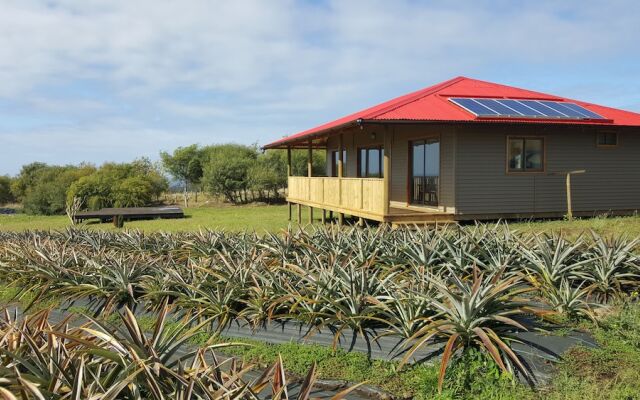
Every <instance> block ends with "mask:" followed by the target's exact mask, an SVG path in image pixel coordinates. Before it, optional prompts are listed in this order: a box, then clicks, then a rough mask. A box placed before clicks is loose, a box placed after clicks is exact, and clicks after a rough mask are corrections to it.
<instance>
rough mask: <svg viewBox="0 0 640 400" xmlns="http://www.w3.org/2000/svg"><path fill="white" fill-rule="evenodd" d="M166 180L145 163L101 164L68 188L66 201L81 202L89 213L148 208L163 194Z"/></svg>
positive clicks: (139, 161) (137, 161)
mask: <svg viewBox="0 0 640 400" xmlns="http://www.w3.org/2000/svg"><path fill="white" fill-rule="evenodd" d="M167 187H168V182H167V179H166V178H165V177H164V176H162V174H160V172H159V171H158V170H157V168H156V167H155V166H154V165H153V164H152V163H151V161H149V160H148V159H145V158H142V159H138V160H135V161H133V162H131V163H122V164H117V163H105V164H103V165H102V166H101V167H100V168H99V169H97V170H96V171H95V172H94V173H92V174H91V175H88V176H85V177H82V178H81V179H79V180H78V181H77V182H74V183H73V185H71V187H70V188H69V190H68V192H67V201H68V202H71V201H73V199H74V198H81V199H83V200H85V201H86V206H87V208H89V209H91V210H95V209H99V208H103V207H140V206H147V205H151V204H152V203H153V201H154V200H157V199H158V198H159V197H160V195H161V194H162V193H163V192H164V191H165V190H167Z"/></svg>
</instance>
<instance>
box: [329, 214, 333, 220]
mask: <svg viewBox="0 0 640 400" xmlns="http://www.w3.org/2000/svg"><path fill="white" fill-rule="evenodd" d="M329 221H330V222H333V211H329Z"/></svg>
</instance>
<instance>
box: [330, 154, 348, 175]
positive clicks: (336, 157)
mask: <svg viewBox="0 0 640 400" xmlns="http://www.w3.org/2000/svg"><path fill="white" fill-rule="evenodd" d="M338 161H340V150H334V151H332V152H331V176H338ZM346 165H347V150H342V176H345V175H346V174H345V166H346Z"/></svg>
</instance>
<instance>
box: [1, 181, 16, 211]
mask: <svg viewBox="0 0 640 400" xmlns="http://www.w3.org/2000/svg"><path fill="white" fill-rule="evenodd" d="M14 201H15V198H14V197H13V193H11V178H9V177H8V176H0V206H2V205H5V204H7V203H12V202H14Z"/></svg>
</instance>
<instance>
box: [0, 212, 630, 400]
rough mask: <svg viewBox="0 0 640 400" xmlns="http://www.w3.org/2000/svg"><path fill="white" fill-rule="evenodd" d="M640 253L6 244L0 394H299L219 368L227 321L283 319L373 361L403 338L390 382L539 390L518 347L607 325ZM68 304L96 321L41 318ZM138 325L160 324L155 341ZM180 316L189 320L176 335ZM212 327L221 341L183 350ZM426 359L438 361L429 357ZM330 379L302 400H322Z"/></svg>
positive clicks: (23, 238) (618, 245) (426, 243)
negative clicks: (425, 373)
mask: <svg viewBox="0 0 640 400" xmlns="http://www.w3.org/2000/svg"><path fill="white" fill-rule="evenodd" d="M638 244H639V240H638V239H635V238H626V237H624V236H621V235H618V236H601V235H599V234H597V233H595V232H591V233H590V234H583V235H580V236H572V237H571V238H567V237H565V236H563V235H562V234H559V233H535V232H518V231H514V230H511V229H510V227H509V226H508V225H507V224H495V225H484V224H477V225H474V226H467V227H457V226H455V227H454V226H451V227H441V228H438V229H434V228H429V229H395V230H391V229H388V228H386V227H379V228H365V229H362V228H356V227H353V228H342V229H341V228H338V227H335V226H328V227H317V228H314V229H309V230H306V231H305V230H292V229H289V230H285V231H283V232H281V233H278V234H275V233H272V234H266V235H258V234H255V233H249V232H240V233H229V232H224V231H208V230H202V231H199V232H184V233H171V234H170V233H161V232H159V233H143V232H141V231H123V232H100V231H89V230H83V229H68V230H66V231H60V232H55V231H51V232H44V231H43V232H38V231H28V232H20V233H10V232H7V233H2V232H0V282H2V284H3V285H4V287H5V288H7V290H8V289H10V291H11V293H12V295H11V297H12V299H11V300H15V301H22V303H21V304H22V310H21V311H22V313H21V314H20V315H18V314H17V313H16V314H15V315H13V314H12V313H11V312H10V311H7V312H6V313H5V316H4V318H3V320H2V321H0V347H2V349H3V350H2V351H1V353H0V398H7V399H11V398H25V399H27V398H46V399H67V398H68V399H76V398H77V399H80V398H82V399H88V398H92V399H94V398H95V399H116V398H123V399H141V398H153V399H163V398H172V399H173V398H175V399H191V398H194V399H195V398H197V399H209V398H230V399H231V398H247V399H248V398H264V396H271V397H269V398H288V396H293V395H291V394H290V393H289V392H291V390H292V389H291V388H289V389H288V386H290V385H287V381H286V376H287V374H285V370H286V368H287V365H286V363H283V362H282V359H280V358H278V359H276V361H275V362H274V363H273V364H271V365H270V366H269V367H267V368H263V372H262V373H261V374H260V376H256V377H251V378H249V377H248V376H249V375H248V371H249V370H250V366H248V365H244V364H242V363H239V362H237V361H236V359H235V358H230V359H229V360H227V361H221V360H220V358H219V357H220V356H219V354H220V352H221V351H222V352H224V350H225V349H228V348H231V347H238V346H240V347H242V345H241V344H238V343H234V342H233V341H225V340H222V339H221V337H220V334H221V333H222V332H223V331H224V330H225V329H226V328H228V327H229V326H230V325H232V324H241V325H244V326H247V327H250V328H251V329H254V330H257V329H260V328H261V327H263V326H265V325H268V324H273V323H287V324H294V325H295V326H297V327H298V329H299V330H300V331H301V332H303V333H304V335H305V336H306V337H313V336H314V335H316V334H317V333H318V332H330V333H331V335H332V336H333V347H334V348H335V347H337V346H338V344H339V343H341V342H343V341H344V340H345V338H351V337H358V338H359V340H362V341H364V342H365V343H366V344H367V347H369V349H370V348H371V347H375V346H376V345H377V344H378V343H379V342H380V341H381V340H383V339H386V338H393V339H395V340H396V343H397V344H396V345H395V346H393V348H389V349H387V350H388V352H389V353H390V354H392V355H393V358H394V359H395V360H397V361H396V362H395V363H394V364H393V367H392V368H393V369H394V373H397V374H400V373H402V371H407V370H412V369H416V368H419V367H420V365H421V364H429V363H431V364H433V365H436V368H437V373H436V374H435V378H436V379H435V380H434V381H433V382H432V384H431V385H432V389H433V392H432V393H433V394H434V396H435V395H443V393H445V394H446V393H449V394H451V396H452V397H458V398H465V393H467V396H468V393H469V392H468V389H469V388H468V385H469V382H467V380H468V379H470V378H469V373H470V372H469V368H466V369H465V365H472V364H473V365H476V364H478V362H475V364H474V361H473V360H476V361H477V360H480V362H479V364H481V365H483V369H482V371H485V372H486V371H487V370H490V371H493V373H494V375H496V376H499V377H500V378H499V379H500V380H501V381H502V380H503V379H505V380H507V381H509V382H511V383H510V384H509V385H510V386H509V387H510V388H511V389H510V390H512V391H514V393H515V392H517V391H520V390H524V389H523V388H525V387H527V385H532V386H535V384H536V377H535V376H534V375H533V374H532V371H531V368H530V366H529V365H528V364H527V363H526V362H525V361H524V360H523V357H522V356H521V355H520V354H519V353H518V351H517V350H516V349H515V346H514V345H515V344H517V343H522V342H523V341H525V339H523V336H521V335H519V334H520V333H522V332H526V331H532V332H545V331H552V330H554V329H557V328H558V327H566V326H577V325H580V324H584V323H594V324H598V323H599V322H598V321H601V320H602V319H603V318H605V316H606V315H607V314H608V313H610V312H611V310H613V309H619V308H620V307H623V308H624V307H634V306H635V299H636V295H637V290H638V287H639V286H640V252H639V250H638ZM56 301H57V302H58V304H60V303H64V304H65V305H66V306H67V307H70V306H73V304H74V303H77V304H80V303H81V304H83V305H85V306H86V312H85V313H84V315H85V318H86V321H85V322H83V323H82V324H75V325H74V324H73V323H70V322H69V320H63V321H57V322H52V321H51V320H50V319H49V314H48V313H49V311H47V310H46V307H42V305H43V304H45V305H46V304H49V303H55V302H56ZM42 308H45V309H44V310H40V309H42ZM38 310H40V311H38ZM141 313H144V314H145V315H151V316H153V323H152V324H151V328H150V329H149V332H148V333H144V332H143V331H144V329H142V328H141V327H140V323H139V321H138V317H137V315H139V314H141ZM168 315H171V316H172V318H175V320H176V321H180V323H177V322H172V323H170V324H168V323H167V320H168ZM114 316H117V317H118V318H115V319H114ZM116 320H117V321H116ZM202 332H207V333H208V335H210V336H209V338H210V339H209V340H207V341H206V342H205V343H200V345H198V346H187V344H189V343H192V340H191V339H193V337H194V336H197V335H199V334H200V333H202ZM426 348H437V349H438V351H437V352H435V353H437V354H434V355H433V358H432V359H427V360H425V359H424V358H422V357H418V355H420V354H423V353H424V351H425V349H426ZM434 363H435V364H434ZM316 369H317V366H316V364H315V363H313V364H312V365H311V366H310V368H309V370H308V371H307V372H306V374H305V375H304V379H302V383H301V385H300V386H301V387H300V388H298V389H297V390H298V392H296V395H295V396H297V398H309V396H311V393H312V392H311V391H312V389H311V388H312V387H313V384H314V381H315V380H316V377H317V371H316ZM465 370H466V371H467V372H466V373H463V372H460V371H465ZM461 374H462V375H464V376H466V378H465V379H463V380H462V382H463V383H462V384H461V383H460V382H461V380H460V379H459V376H461ZM465 374H466V375H465ZM456 377H458V378H456ZM518 382H521V383H518ZM454 386H455V387H454ZM267 388H268V389H269V390H268V392H269V394H267V395H265V394H264V393H265V390H266V389H267ZM356 389H357V385H353V386H352V387H350V388H348V389H345V390H344V391H343V392H341V393H336V394H335V395H334V397H335V398H342V397H344V396H347V395H348V392H351V391H355V390H356ZM288 390H289V392H288ZM465 390H466V391H467V392H465ZM16 393H17V394H16ZM291 393H293V392H291ZM527 393H528V392H527ZM14 394H15V395H14ZM3 396H4V397H3ZM11 396H13V397H11ZM20 396H22V397H20ZM407 396H409V397H411V396H414V397H420V393H417V392H413V393H412V392H410V391H409V392H407V393H404V394H403V396H401V397H407ZM520 398H523V397H520ZM630 398H634V397H630Z"/></svg>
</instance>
